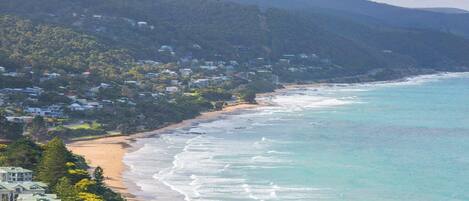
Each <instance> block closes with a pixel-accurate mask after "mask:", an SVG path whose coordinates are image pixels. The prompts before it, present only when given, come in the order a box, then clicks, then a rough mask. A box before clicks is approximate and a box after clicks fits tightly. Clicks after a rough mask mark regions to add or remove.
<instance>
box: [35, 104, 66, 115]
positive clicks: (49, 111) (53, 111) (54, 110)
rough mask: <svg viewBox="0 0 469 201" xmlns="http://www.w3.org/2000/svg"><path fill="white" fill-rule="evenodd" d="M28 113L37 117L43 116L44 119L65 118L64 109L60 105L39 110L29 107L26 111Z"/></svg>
mask: <svg viewBox="0 0 469 201" xmlns="http://www.w3.org/2000/svg"><path fill="white" fill-rule="evenodd" d="M26 112H28V113H30V114H32V115H37V116H43V117H55V118H57V117H62V116H63V110H62V107H60V106H58V105H51V106H49V107H45V108H37V107H29V108H27V109H26Z"/></svg>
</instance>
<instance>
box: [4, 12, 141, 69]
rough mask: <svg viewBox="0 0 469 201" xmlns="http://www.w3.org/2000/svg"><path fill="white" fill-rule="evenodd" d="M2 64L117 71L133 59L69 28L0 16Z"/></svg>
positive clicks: (40, 67)
mask: <svg viewBox="0 0 469 201" xmlns="http://www.w3.org/2000/svg"><path fill="white" fill-rule="evenodd" d="M0 27H1V28H0V62H1V63H0V64H3V65H5V64H10V65H8V66H10V67H11V66H18V67H23V66H32V67H33V69H47V68H49V69H50V68H54V69H59V70H63V71H66V72H83V71H87V70H90V71H96V72H103V71H106V70H112V71H113V70H116V69H119V68H122V67H125V65H126V63H128V62H130V61H132V57H131V56H130V55H129V54H127V52H126V51H124V50H118V49H110V48H109V47H107V46H106V45H103V44H102V43H99V42H98V41H97V40H96V39H95V38H94V37H92V36H88V35H84V34H81V33H77V32H74V31H72V30H70V29H66V28H62V27H57V26H49V25H36V24H34V23H32V22H31V21H28V20H23V19H20V18H18V17H12V16H0Z"/></svg>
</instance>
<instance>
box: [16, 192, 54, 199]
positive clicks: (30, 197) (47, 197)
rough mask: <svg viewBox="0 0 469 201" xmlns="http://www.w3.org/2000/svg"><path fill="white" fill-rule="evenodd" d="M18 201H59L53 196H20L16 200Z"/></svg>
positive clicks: (39, 194) (36, 194) (38, 194)
mask: <svg viewBox="0 0 469 201" xmlns="http://www.w3.org/2000/svg"><path fill="white" fill-rule="evenodd" d="M17 200H18V201H60V199H58V198H57V195H55V194H44V193H35V194H20V195H19V196H18V198H17Z"/></svg>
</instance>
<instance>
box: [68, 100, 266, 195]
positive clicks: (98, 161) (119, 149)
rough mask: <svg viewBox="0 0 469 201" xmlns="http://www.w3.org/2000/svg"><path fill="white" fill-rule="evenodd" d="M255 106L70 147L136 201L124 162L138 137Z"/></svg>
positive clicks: (212, 113)
mask: <svg viewBox="0 0 469 201" xmlns="http://www.w3.org/2000/svg"><path fill="white" fill-rule="evenodd" d="M257 106H258V105H255V104H238V105H233V106H228V107H226V108H224V109H223V110H222V111H214V112H206V113H203V114H201V115H200V116H198V117H197V118H195V119H189V120H185V121H183V122H180V123H176V124H171V125H169V126H166V127H164V128H161V129H158V130H155V131H151V132H145V133H138V134H134V135H129V136H115V137H104V138H99V139H90V140H82V141H75V142H71V143H69V144H67V147H68V148H69V149H70V150H71V151H72V152H73V153H75V154H77V155H80V156H83V157H85V159H86V161H87V162H88V164H89V165H90V166H91V167H92V168H94V167H97V166H100V167H101V168H103V170H104V174H105V177H106V181H105V182H106V184H107V185H108V187H110V188H112V189H114V190H115V191H117V192H119V193H121V194H122V195H123V196H124V197H125V198H126V199H127V200H129V201H136V200H137V199H136V198H135V196H133V195H132V194H131V193H130V192H129V191H128V189H127V188H128V186H127V185H126V183H125V181H124V179H123V177H122V174H123V172H124V171H125V169H126V167H125V164H124V163H123V157H124V155H125V154H126V153H127V152H129V151H131V146H130V144H131V143H132V141H134V140H136V139H138V138H146V137H151V136H154V135H158V134H161V133H165V132H168V131H171V130H174V129H178V128H184V127H189V126H191V125H193V124H196V123H198V122H205V121H212V120H216V119H217V118H219V117H220V116H221V115H223V114H230V113H234V112H237V111H241V110H244V109H249V108H254V107H257Z"/></svg>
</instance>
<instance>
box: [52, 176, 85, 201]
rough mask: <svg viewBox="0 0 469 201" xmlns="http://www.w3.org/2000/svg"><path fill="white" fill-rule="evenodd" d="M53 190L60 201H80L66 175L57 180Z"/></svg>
mask: <svg viewBox="0 0 469 201" xmlns="http://www.w3.org/2000/svg"><path fill="white" fill-rule="evenodd" d="M54 192H55V193H56V194H57V196H58V197H59V198H60V199H61V200H62V201H81V199H80V198H79V195H78V191H77V189H76V188H75V186H73V185H72V184H71V183H70V180H69V179H68V178H67V177H61V178H60V179H59V180H58V182H57V184H56V185H55V191H54Z"/></svg>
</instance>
